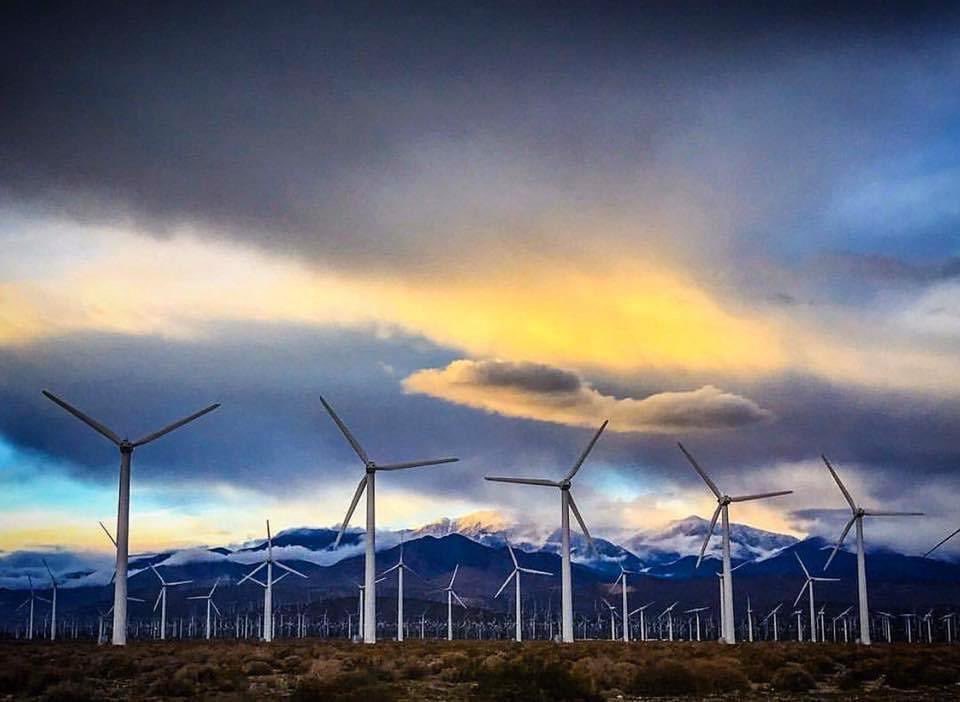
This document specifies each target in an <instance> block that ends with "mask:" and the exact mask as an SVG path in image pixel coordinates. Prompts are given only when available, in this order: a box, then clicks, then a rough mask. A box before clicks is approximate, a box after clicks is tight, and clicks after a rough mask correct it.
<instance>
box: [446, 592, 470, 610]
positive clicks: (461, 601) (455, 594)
mask: <svg viewBox="0 0 960 702" xmlns="http://www.w3.org/2000/svg"><path fill="white" fill-rule="evenodd" d="M450 594H451V595H453V599H455V600H456V601H457V602H459V603H460V606H461V607H463V608H464V609H466V608H467V605H465V604H464V603H463V600H461V599H460V595H458V594H457V593H455V592H454V591H453V590H451V591H450Z"/></svg>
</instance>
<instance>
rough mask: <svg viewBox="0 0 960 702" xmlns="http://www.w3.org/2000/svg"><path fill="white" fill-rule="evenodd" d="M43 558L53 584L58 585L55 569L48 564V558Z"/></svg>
mask: <svg viewBox="0 0 960 702" xmlns="http://www.w3.org/2000/svg"><path fill="white" fill-rule="evenodd" d="M42 560H43V567H44V568H46V569H47V574H48V575H49V576H50V582H52V583H53V585H54V587H56V585H57V579H56V578H55V577H53V571H52V570H50V566H49V565H47V559H46V558H44V559H42Z"/></svg>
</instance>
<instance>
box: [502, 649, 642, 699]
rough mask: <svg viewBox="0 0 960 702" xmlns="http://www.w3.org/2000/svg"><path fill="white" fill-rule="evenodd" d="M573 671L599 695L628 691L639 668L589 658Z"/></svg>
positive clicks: (597, 658)
mask: <svg viewBox="0 0 960 702" xmlns="http://www.w3.org/2000/svg"><path fill="white" fill-rule="evenodd" d="M492 657H493V656H491V658H492ZM571 670H572V673H573V675H574V676H576V677H578V678H580V679H581V680H583V681H584V682H585V683H586V684H587V686H588V687H589V688H590V691H591V692H594V693H597V692H602V691H604V690H610V689H614V688H616V689H621V690H624V689H626V688H627V687H629V686H630V684H631V683H632V682H633V680H634V678H636V676H637V670H638V668H637V666H636V665H634V664H633V663H628V662H623V661H618V660H616V659H614V658H613V657H606V656H605V657H600V656H587V657H585V658H581V659H580V660H578V661H576V662H575V663H574V664H573V667H572V669H571Z"/></svg>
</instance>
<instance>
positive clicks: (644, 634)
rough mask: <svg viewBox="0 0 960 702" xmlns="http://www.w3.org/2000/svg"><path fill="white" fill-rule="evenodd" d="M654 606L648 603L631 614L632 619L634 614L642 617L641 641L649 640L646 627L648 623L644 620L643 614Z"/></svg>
mask: <svg viewBox="0 0 960 702" xmlns="http://www.w3.org/2000/svg"><path fill="white" fill-rule="evenodd" d="M652 604H653V602H647V604H645V605H643V606H641V607H637V608H636V609H635V610H633V611H632V612H630V616H631V617H632V616H633V615H634V614H639V615H640V640H641V641H646V640H647V627H646V622H644V619H643V613H644V612H645V611H646V609H647V607H649V606H650V605H652Z"/></svg>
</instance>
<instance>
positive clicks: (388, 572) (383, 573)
mask: <svg viewBox="0 0 960 702" xmlns="http://www.w3.org/2000/svg"><path fill="white" fill-rule="evenodd" d="M402 565H403V564H402V563H397V564H396V565H395V566H391V567H389V568H387V569H386V570H385V571H383V572H382V573H380V577H383V576H384V575H390V573H392V572H393V571H395V570H396V569H397V568H400V567H401V566H402Z"/></svg>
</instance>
